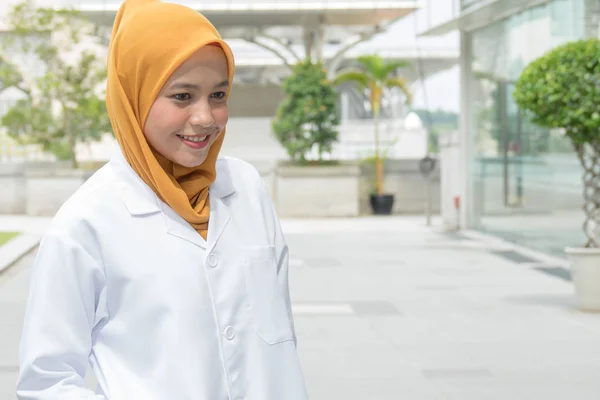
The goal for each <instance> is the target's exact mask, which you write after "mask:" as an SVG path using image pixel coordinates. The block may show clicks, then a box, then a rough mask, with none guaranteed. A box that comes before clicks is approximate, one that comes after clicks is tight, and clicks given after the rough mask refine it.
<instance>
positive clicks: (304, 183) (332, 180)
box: [273, 163, 360, 218]
mask: <svg viewBox="0 0 600 400" xmlns="http://www.w3.org/2000/svg"><path fill="white" fill-rule="evenodd" d="M359 176H360V168H359V167H358V165H356V164H352V163H349V164H340V165H334V166H296V165H289V164H287V165H286V164H279V165H278V166H277V170H276V178H275V181H274V187H273V200H274V202H275V206H276V208H277V212H278V214H279V216H280V217H283V218H286V217H354V216H357V215H359V210H358V204H359V202H358V195H359Z"/></svg>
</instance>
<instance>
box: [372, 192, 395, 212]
mask: <svg viewBox="0 0 600 400" xmlns="http://www.w3.org/2000/svg"><path fill="white" fill-rule="evenodd" d="M370 200H371V209H372V210H373V214H375V215H390V214H391V213H392V207H393V206H394V195H393V194H382V195H381V196H380V195H378V194H372V195H371V199H370Z"/></svg>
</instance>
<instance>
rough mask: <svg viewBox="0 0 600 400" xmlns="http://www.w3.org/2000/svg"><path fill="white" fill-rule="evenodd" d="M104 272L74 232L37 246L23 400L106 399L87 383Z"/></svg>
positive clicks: (20, 385) (22, 354)
mask: <svg viewBox="0 0 600 400" xmlns="http://www.w3.org/2000/svg"><path fill="white" fill-rule="evenodd" d="M104 291H105V275H104V271H103V269H102V268H101V267H100V265H99V264H98V262H97V261H96V260H94V259H93V258H92V257H91V256H90V255H89V254H88V252H86V251H85V250H84V248H83V247H82V246H81V245H80V244H78V243H76V242H75V241H74V240H73V239H72V238H70V236H69V235H67V234H63V233H56V232H55V233H49V234H47V235H46V236H45V237H44V238H43V240H42V242H41V243H40V247H39V250H38V254H37V258H36V260H35V263H34V266H33V272H32V278H31V285H30V292H29V298H28V302H27V309H26V313H25V321H24V326H23V333H22V337H21V344H20V349H19V364H20V370H19V377H18V381H17V398H18V399H19V400H50V399H52V400H55V399H61V400H84V399H85V400H92V399H93V400H106V398H105V397H104V396H101V395H96V394H95V393H94V392H92V391H91V390H89V389H87V388H85V387H84V377H85V373H86V370H87V366H88V356H89V354H90V351H91V348H92V329H93V327H94V324H95V320H96V307H97V304H98V302H99V299H100V298H101V297H103V296H104Z"/></svg>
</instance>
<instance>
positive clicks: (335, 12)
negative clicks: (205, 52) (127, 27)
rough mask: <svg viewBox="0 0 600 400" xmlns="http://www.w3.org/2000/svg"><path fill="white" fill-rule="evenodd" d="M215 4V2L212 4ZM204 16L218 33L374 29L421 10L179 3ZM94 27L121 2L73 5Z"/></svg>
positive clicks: (356, 4)
mask: <svg viewBox="0 0 600 400" xmlns="http://www.w3.org/2000/svg"><path fill="white" fill-rule="evenodd" d="M213 1H214V0H213ZM177 3H179V4H184V5H186V6H188V7H191V8H193V9H195V10H197V11H199V12H201V13H202V14H203V15H204V16H206V17H207V18H208V19H209V20H210V21H211V22H212V23H213V24H214V25H215V26H216V27H217V28H218V29H221V28H229V27H236V28H241V27H246V28H257V27H265V26H314V25H319V24H324V25H344V26H350V25H362V26H369V25H376V24H379V23H382V22H384V21H392V20H395V19H398V18H401V17H404V16H406V15H408V14H410V13H411V12H413V11H415V10H417V9H418V8H420V0H397V1H381V0H380V1H340V0H328V1H318V2H315V1H297V2H292V1H281V0H280V1H270V2H264V1H255V2H251V0H249V1H244V2H242V1H239V0H238V1H232V0H229V1H221V2H216V1H214V4H211V3H210V2H208V1H205V2H200V1H193V2H185V1H178V2H177ZM73 5H74V6H75V7H76V8H77V9H78V10H80V11H81V12H82V13H83V14H85V15H86V16H87V17H89V18H90V19H92V20H93V21H94V22H96V23H100V24H103V25H112V23H113V21H114V17H115V15H116V12H117V10H118V9H119V6H120V2H115V1H104V2H88V1H85V0H81V1H80V2H79V3H78V4H73Z"/></svg>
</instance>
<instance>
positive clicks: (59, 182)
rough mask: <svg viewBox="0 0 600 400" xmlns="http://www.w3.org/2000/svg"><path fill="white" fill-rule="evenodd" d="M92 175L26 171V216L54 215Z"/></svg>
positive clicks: (80, 171) (65, 170)
mask: <svg viewBox="0 0 600 400" xmlns="http://www.w3.org/2000/svg"><path fill="white" fill-rule="evenodd" d="M92 173H93V171H84V170H73V169H54V170H37V169H36V170H29V171H26V172H25V183H26V192H27V193H26V196H27V198H26V202H25V203H26V205H25V212H26V214H27V215H40V216H42V215H43V216H52V215H54V214H55V213H56V212H57V211H58V209H59V208H60V207H61V206H62V205H63V203H64V202H65V201H67V200H68V199H69V197H71V196H72V195H73V193H75V191H76V190H77V189H79V187H80V186H81V185H82V184H83V182H85V181H86V179H88V178H89V177H90V176H91V175H92Z"/></svg>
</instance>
